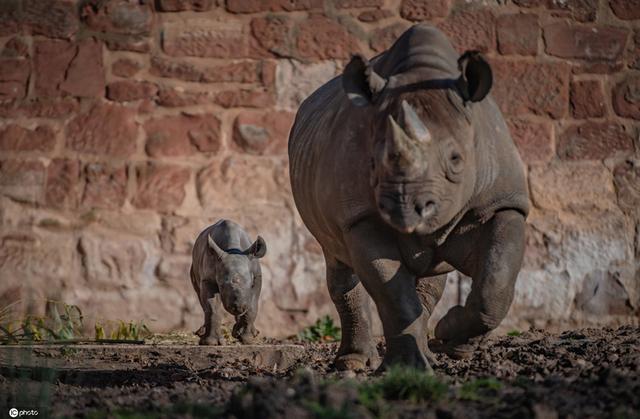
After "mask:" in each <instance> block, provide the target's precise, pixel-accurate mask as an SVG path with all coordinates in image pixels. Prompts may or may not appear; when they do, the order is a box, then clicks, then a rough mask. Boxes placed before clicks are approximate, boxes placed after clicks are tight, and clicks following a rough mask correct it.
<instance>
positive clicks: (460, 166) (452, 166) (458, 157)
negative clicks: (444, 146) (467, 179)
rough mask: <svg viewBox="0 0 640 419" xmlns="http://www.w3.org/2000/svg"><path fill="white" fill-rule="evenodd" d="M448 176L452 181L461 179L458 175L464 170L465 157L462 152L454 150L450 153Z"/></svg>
mask: <svg viewBox="0 0 640 419" xmlns="http://www.w3.org/2000/svg"><path fill="white" fill-rule="evenodd" d="M447 166H448V167H447V178H448V179H449V180H451V181H452V182H457V181H459V179H458V175H459V174H460V173H462V171H463V170H464V158H463V157H462V154H460V152H458V151H456V150H453V151H451V152H450V153H449V164H448V165H447Z"/></svg>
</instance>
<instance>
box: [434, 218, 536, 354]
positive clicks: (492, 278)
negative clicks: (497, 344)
mask: <svg viewBox="0 0 640 419" xmlns="http://www.w3.org/2000/svg"><path fill="white" fill-rule="evenodd" d="M524 228H525V219H524V217H523V216H522V214H520V213H519V212H517V211H513V210H507V211H501V212H499V213H497V214H496V215H495V216H494V218H493V219H491V220H490V221H488V222H487V223H486V224H485V225H484V226H482V228H480V229H479V231H478V232H477V233H476V235H475V236H476V237H475V240H473V241H472V242H473V246H474V249H473V250H472V251H471V253H470V257H469V259H468V261H467V266H466V270H468V271H469V272H470V274H471V278H472V280H473V282H472V285H471V292H470V294H469V296H468V297H467V301H466V302H465V305H464V306H455V307H452V308H451V309H450V310H449V312H448V313H447V314H446V315H445V316H444V317H443V318H442V319H441V320H440V322H438V325H437V326H436V330H435V335H436V339H438V340H439V341H440V342H439V343H440V345H439V347H435V346H433V345H432V348H433V349H434V350H436V351H441V352H445V353H447V354H448V355H450V356H452V357H455V358H463V357H468V356H471V353H472V352H473V350H474V349H475V344H476V343H477V341H479V340H481V339H482V338H483V336H485V335H486V334H487V333H488V332H490V331H491V330H493V329H495V328H496V327H498V325H499V324H500V322H501V321H502V320H503V319H504V318H505V316H506V315H507V312H508V311H509V307H510V306H511V302H512V301H513V293H514V288H515V284H516V278H517V276H518V272H519V271H520V267H521V265H522V257H523V255H524V245H525V243H524Z"/></svg>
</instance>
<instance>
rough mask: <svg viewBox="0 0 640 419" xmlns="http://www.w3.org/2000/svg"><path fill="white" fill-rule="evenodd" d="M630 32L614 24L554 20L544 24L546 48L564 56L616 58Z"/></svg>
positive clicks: (599, 58) (587, 58)
mask: <svg viewBox="0 0 640 419" xmlns="http://www.w3.org/2000/svg"><path fill="white" fill-rule="evenodd" d="M628 33H629V31H628V30H626V29H621V28H616V27H613V26H603V25H576V24H571V23H566V22H561V23H552V24H550V25H547V26H545V27H544V42H545V51H546V52H547V54H550V55H553V56H556V57H561V58H579V59H586V60H616V59H618V58H619V57H620V56H621V54H622V51H623V50H624V47H625V44H626V41H627V35H628Z"/></svg>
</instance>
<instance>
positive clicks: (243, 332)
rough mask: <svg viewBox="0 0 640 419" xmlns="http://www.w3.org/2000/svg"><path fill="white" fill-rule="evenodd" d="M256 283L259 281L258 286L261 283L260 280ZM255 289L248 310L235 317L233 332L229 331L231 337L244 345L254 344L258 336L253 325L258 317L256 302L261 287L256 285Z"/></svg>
mask: <svg viewBox="0 0 640 419" xmlns="http://www.w3.org/2000/svg"><path fill="white" fill-rule="evenodd" d="M257 281H259V284H261V283H262V280H261V279H257ZM255 288H256V294H254V295H253V298H252V300H251V305H250V306H249V309H248V310H247V312H246V313H244V314H242V315H240V316H238V317H236V323H235V325H234V326H233V330H232V331H231V336H233V337H234V338H236V339H238V340H239V341H240V342H242V343H244V344H245V345H250V344H254V343H256V341H257V339H256V338H257V337H258V334H259V332H258V330H257V329H256V327H255V325H254V323H255V321H256V317H257V316H258V300H259V299H260V288H261V285H258V286H257V287H255Z"/></svg>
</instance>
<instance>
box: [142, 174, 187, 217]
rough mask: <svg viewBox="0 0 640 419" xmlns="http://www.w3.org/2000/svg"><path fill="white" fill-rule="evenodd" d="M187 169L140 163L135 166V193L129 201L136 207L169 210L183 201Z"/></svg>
mask: <svg viewBox="0 0 640 419" xmlns="http://www.w3.org/2000/svg"><path fill="white" fill-rule="evenodd" d="M189 177H190V172H189V169H186V168H183V167H180V166H174V165H168V164H157V163H146V164H141V165H139V166H138V167H137V168H136V185H137V188H136V193H135V196H134V197H133V199H132V201H131V203H132V204H133V206H134V207H136V208H144V209H153V210H155V211H159V212H170V211H173V210H175V209H177V208H178V207H179V206H180V205H181V204H182V201H184V197H185V190H184V189H185V185H186V184H187V182H188V181H189Z"/></svg>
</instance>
